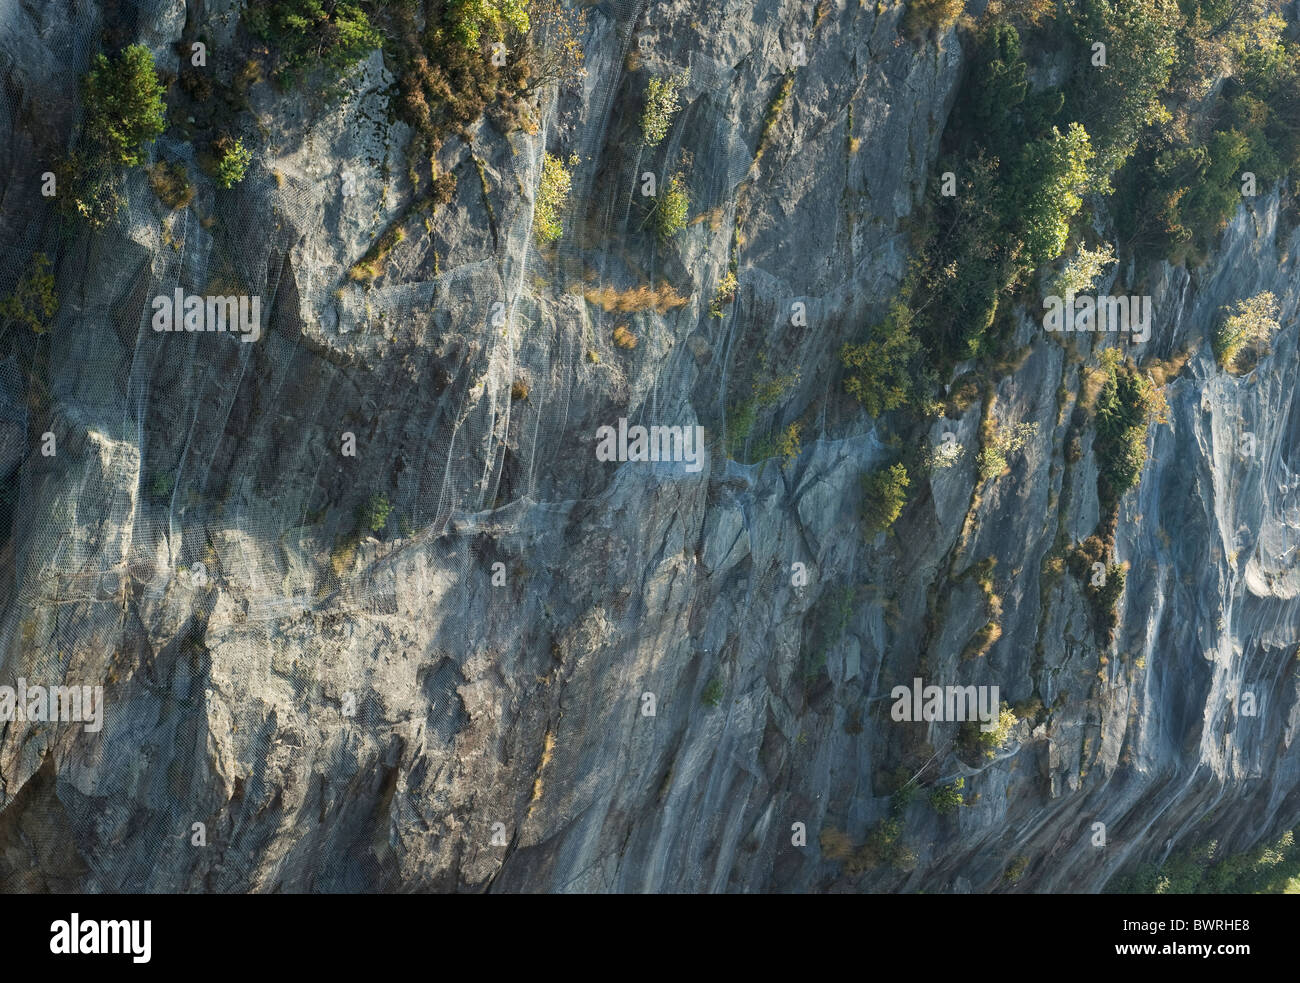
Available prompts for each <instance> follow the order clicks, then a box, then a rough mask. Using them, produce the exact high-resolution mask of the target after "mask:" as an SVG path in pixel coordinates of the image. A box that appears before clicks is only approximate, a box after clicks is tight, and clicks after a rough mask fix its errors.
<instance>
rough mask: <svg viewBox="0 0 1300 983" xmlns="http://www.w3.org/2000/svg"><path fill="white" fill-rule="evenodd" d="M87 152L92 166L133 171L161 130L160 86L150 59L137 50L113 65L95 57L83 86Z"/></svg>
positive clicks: (126, 52)
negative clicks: (121, 166)
mask: <svg viewBox="0 0 1300 983" xmlns="http://www.w3.org/2000/svg"><path fill="white" fill-rule="evenodd" d="M82 96H83V99H84V101H85V111H86V113H85V119H86V124H85V137H84V139H85V140H86V144H87V149H88V151H89V153H90V155H91V157H92V158H93V159H94V160H95V161H96V162H104V163H111V164H125V165H127V166H128V167H134V166H135V165H137V164H141V163H143V162H144V148H145V146H146V145H147V144H150V143H152V142H153V140H154V138H155V137H157V136H158V135H159V134H160V133H162V131H163V129H164V128H165V127H166V107H165V106H164V105H163V84H162V82H161V81H159V79H158V74H157V73H156V72H155V71H154V64H153V55H152V54H151V53H150V52H149V49H148V48H146V47H145V46H144V45H141V44H133V45H131V46H130V47H128V48H126V49H124V50H123V51H122V53H121V54H120V55H118V56H117V57H116V58H114V59H110V58H108V56H106V55H103V54H98V55H96V56H95V60H94V61H93V62H92V63H91V69H90V73H89V74H88V75H87V76H86V78H85V80H84V82H83V83H82Z"/></svg>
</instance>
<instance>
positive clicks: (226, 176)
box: [217, 140, 253, 188]
mask: <svg viewBox="0 0 1300 983" xmlns="http://www.w3.org/2000/svg"><path fill="white" fill-rule="evenodd" d="M252 161H253V154H252V152H251V151H249V149H248V148H247V147H245V146H244V142H243V141H242V140H235V141H234V142H233V143H229V144H228V145H227V146H226V147H225V148H224V149H223V151H222V153H221V156H220V157H219V158H217V184H219V185H221V186H222V187H223V188H233V187H234V186H235V185H236V184H238V183H239V182H240V181H242V180H244V175H245V174H247V173H248V165H249V164H251V163H252Z"/></svg>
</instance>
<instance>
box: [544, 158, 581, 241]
mask: <svg viewBox="0 0 1300 983" xmlns="http://www.w3.org/2000/svg"><path fill="white" fill-rule="evenodd" d="M577 163H578V158H577V155H574V156H571V157H570V158H569V167H567V168H566V167H565V166H564V161H562V160H561V159H560V158H559V157H556V156H554V155H553V154H546V155H545V156H544V157H543V158H542V181H541V185H540V186H539V187H538V189H537V205H536V208H535V209H534V212H533V230H534V232H535V234H536V236H537V241H538V242H540V243H542V244H543V245H545V244H547V243H551V242H554V241H555V240H556V239H558V238H560V236H561V234H563V232H564V228H563V226H561V224H560V213H561V212H562V211H563V210H564V206H565V204H566V203H567V202H568V200H569V189H570V188H571V187H572V186H573V175H572V174H571V173H570V170H569V168H572V167H576V166H577Z"/></svg>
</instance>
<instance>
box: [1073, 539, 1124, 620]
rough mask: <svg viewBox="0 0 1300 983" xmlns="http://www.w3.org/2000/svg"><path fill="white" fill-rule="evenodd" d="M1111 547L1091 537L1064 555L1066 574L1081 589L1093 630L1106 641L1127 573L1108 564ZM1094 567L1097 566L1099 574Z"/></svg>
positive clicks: (1119, 567)
mask: <svg viewBox="0 0 1300 983" xmlns="http://www.w3.org/2000/svg"><path fill="white" fill-rule="evenodd" d="M1113 545H1114V544H1112V543H1107V542H1106V541H1105V540H1103V539H1102V538H1101V537H1100V536H1098V535H1096V534H1095V533H1094V534H1093V535H1091V536H1089V537H1088V538H1087V539H1085V540H1083V542H1081V543H1078V544H1076V545H1075V546H1074V547H1072V548H1071V549H1070V552H1069V553H1068V554H1067V561H1068V563H1069V567H1070V572H1071V573H1072V574H1074V576H1075V577H1076V578H1077V579H1078V581H1079V583H1080V584H1082V585H1083V595H1084V597H1085V598H1086V599H1087V601H1088V606H1089V608H1090V610H1091V614H1092V619H1093V630H1094V631H1096V632H1097V633H1098V635H1099V636H1101V637H1102V638H1103V639H1105V640H1107V641H1109V639H1110V638H1111V637H1112V635H1113V634H1114V631H1115V628H1116V627H1117V626H1118V624H1119V600H1120V598H1121V597H1122V596H1123V595H1124V582H1125V579H1126V573H1127V568H1126V567H1125V566H1124V564H1122V563H1111V562H1110V554H1111V550H1112V549H1113ZM1096 564H1101V570H1100V571H1099V570H1097V568H1096ZM1099 575H1100V576H1099ZM1098 581H1100V582H1098Z"/></svg>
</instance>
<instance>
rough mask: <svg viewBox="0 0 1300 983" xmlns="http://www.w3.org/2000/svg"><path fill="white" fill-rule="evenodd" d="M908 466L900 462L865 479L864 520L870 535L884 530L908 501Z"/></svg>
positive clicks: (863, 491)
mask: <svg viewBox="0 0 1300 983" xmlns="http://www.w3.org/2000/svg"><path fill="white" fill-rule="evenodd" d="M908 484H909V479H908V476H907V468H906V467H905V466H904V465H903V464H901V463H899V464H892V465H890V466H889V467H887V468H878V469H877V470H875V471H872V472H871V473H870V474H867V475H865V476H863V478H862V521H863V525H864V528H865V529H866V531H867V532H868V533H869V534H874V533H878V532H884V531H885V530H886V529H888V528H889V527H890V526H892V525H893V524H894V522H895V521H896V520H897V519H898V517H899V516H900V515H901V514H902V512H903V506H904V505H906V504H907V486H908Z"/></svg>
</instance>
